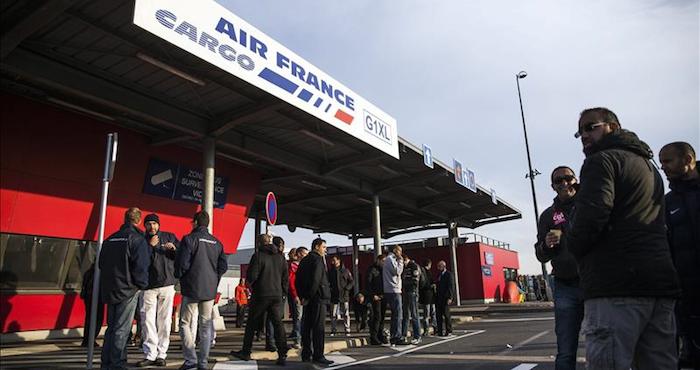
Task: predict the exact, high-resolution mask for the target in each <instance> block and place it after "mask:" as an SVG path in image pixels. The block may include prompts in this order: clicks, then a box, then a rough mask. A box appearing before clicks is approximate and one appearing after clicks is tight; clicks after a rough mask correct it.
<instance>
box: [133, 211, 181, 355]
mask: <svg viewBox="0 0 700 370" xmlns="http://www.w3.org/2000/svg"><path fill="white" fill-rule="evenodd" d="M143 225H144V226H145V227H146V235H145V237H146V241H147V242H148V245H149V246H150V252H151V268H150V269H149V272H148V287H147V288H146V290H144V291H143V305H142V306H141V311H140V315H141V323H142V326H141V336H142V339H143V354H144V356H145V358H144V359H143V360H141V361H139V362H138V363H136V366H138V367H145V366H153V365H155V366H166V363H165V358H166V357H167V354H168V353H167V352H168V346H169V345H170V326H171V323H172V316H173V298H174V297H175V282H176V281H177V280H176V279H175V250H176V249H177V245H178V240H177V238H176V237H175V234H173V233H169V232H167V231H162V230H161V229H160V218H159V217H158V215H157V214H155V213H151V214H149V215H147V216H146V218H144V220H143Z"/></svg>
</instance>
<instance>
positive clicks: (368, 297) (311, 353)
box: [231, 234, 455, 366]
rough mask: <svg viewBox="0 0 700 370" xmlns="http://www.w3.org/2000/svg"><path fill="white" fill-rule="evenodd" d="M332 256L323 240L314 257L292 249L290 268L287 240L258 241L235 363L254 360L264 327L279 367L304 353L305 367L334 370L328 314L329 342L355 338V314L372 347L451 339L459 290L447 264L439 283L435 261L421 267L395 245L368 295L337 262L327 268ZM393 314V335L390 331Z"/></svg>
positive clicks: (371, 278)
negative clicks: (293, 352) (291, 354)
mask: <svg viewBox="0 0 700 370" xmlns="http://www.w3.org/2000/svg"><path fill="white" fill-rule="evenodd" d="M326 252H327V246H326V242H325V240H323V239H320V238H317V239H315V240H314V241H313V242H312V243H311V251H310V252H309V251H308V249H306V248H305V247H299V248H293V249H291V250H290V251H289V253H288V258H289V260H288V261H286V260H285V258H284V240H283V239H282V238H280V237H272V236H270V235H266V234H265V235H260V237H259V239H258V244H257V246H256V252H255V254H254V255H253V256H252V258H251V260H250V264H249V265H248V271H247V276H246V279H245V280H243V279H241V283H240V284H239V286H238V287H237V288H236V297H237V305H238V307H239V308H238V309H237V314H238V317H237V319H236V320H237V322H241V320H242V318H243V316H245V315H246V314H245V311H244V309H246V308H247V312H248V313H247V320H246V324H245V334H244V340H243V345H242V348H241V349H240V350H237V351H231V355H232V356H234V357H236V358H238V359H241V360H245V361H248V360H250V359H251V352H252V346H253V340H254V338H255V337H256V332H258V333H259V331H260V330H261V329H262V328H263V327H265V330H266V345H265V348H266V349H267V350H268V351H271V352H277V353H278V357H277V364H278V365H285V364H286V360H287V351H288V350H289V349H290V348H301V360H302V361H309V362H314V363H316V364H319V365H326V366H327V365H331V364H333V361H330V360H328V359H327V358H326V357H325V356H324V347H325V319H326V315H327V314H330V318H331V320H330V324H331V331H330V336H335V335H342V334H341V330H342V333H344V334H345V335H350V332H351V313H354V315H355V325H356V326H355V330H356V331H358V332H360V331H362V330H364V329H365V328H366V327H368V328H369V338H370V344H372V345H382V344H389V345H393V346H395V345H407V344H418V343H420V342H421V340H422V337H423V336H427V335H434V334H437V335H441V336H449V335H451V334H452V326H451V322H450V321H451V320H450V311H449V306H450V304H451V303H452V300H453V298H454V297H455V286H454V282H453V281H454V280H453V278H452V274H451V273H450V272H449V271H447V268H446V266H447V265H446V263H445V262H444V261H439V262H438V264H437V269H438V274H437V275H436V276H435V277H434V276H433V275H432V273H431V268H432V261H430V260H426V261H424V262H423V264H420V265H419V264H418V263H417V262H416V261H414V260H412V259H411V258H410V257H408V256H407V255H406V254H404V253H403V250H402V248H401V246H399V245H394V246H392V247H391V251H390V252H389V253H388V254H386V255H384V254H382V255H380V256H378V257H377V258H376V260H375V262H374V263H373V264H372V265H371V266H370V267H369V269H368V271H367V274H366V281H365V287H364V289H362V290H359V289H357V290H356V289H355V279H356V278H357V277H354V276H353V275H352V273H351V272H350V271H349V270H348V269H347V268H346V267H345V266H344V265H343V262H342V259H341V258H340V256H338V255H332V256H330V257H329V262H330V263H329V264H327V262H326ZM358 285H359V284H358ZM239 292H240V293H239ZM285 301H286V303H287V306H288V307H287V308H288V310H289V313H290V317H291V321H292V323H291V327H292V333H290V335H289V336H286V335H285V327H284V325H282V317H283V316H284V311H283V310H284V307H285ZM419 308H420V310H419ZM387 311H389V314H390V330H389V331H388V332H387V331H385V329H384V319H385V314H386V312H387ZM267 320H269V322H270V323H271V324H270V325H268V324H266V321H267ZM409 330H410V332H409ZM272 336H274V343H273V341H272V340H271V339H270V338H271V337H272ZM287 340H289V341H290V343H287Z"/></svg>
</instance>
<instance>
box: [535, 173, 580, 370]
mask: <svg viewBox="0 0 700 370" xmlns="http://www.w3.org/2000/svg"><path fill="white" fill-rule="evenodd" d="M551 180H552V189H554V191H555V192H556V193H557V196H556V197H555V198H554V204H552V205H551V206H550V207H549V208H547V209H545V210H544V212H542V215H540V219H539V222H538V225H537V243H536V244H535V254H536V255H537V259H538V260H539V261H540V262H542V263H547V262H549V261H552V267H553V270H552V275H554V287H553V293H554V331H555V333H556V334H557V358H556V360H555V367H556V368H557V370H560V369H561V370H563V369H572V370H573V369H576V351H577V350H578V337H579V332H580V331H581V321H582V320H583V289H581V287H580V286H579V278H578V267H577V266H576V259H574V256H573V255H572V254H571V253H570V252H569V250H568V249H567V248H566V243H563V242H562V239H561V234H562V232H564V231H566V229H567V227H568V223H569V221H570V219H571V214H572V211H573V207H574V197H575V195H576V188H577V187H578V184H577V183H578V182H577V180H576V175H575V174H574V170H572V169H571V168H569V167H567V166H559V167H557V168H555V169H554V171H552V175H551ZM538 293H539V292H538Z"/></svg>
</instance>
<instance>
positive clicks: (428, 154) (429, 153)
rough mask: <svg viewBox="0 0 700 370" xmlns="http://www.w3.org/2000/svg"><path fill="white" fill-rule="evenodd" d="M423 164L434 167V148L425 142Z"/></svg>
mask: <svg viewBox="0 0 700 370" xmlns="http://www.w3.org/2000/svg"><path fill="white" fill-rule="evenodd" d="M423 164H425V165H426V166H427V167H430V168H433V150H432V149H430V147H429V146H427V145H425V144H423Z"/></svg>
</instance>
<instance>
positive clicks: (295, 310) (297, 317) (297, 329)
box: [287, 296, 302, 342]
mask: <svg viewBox="0 0 700 370" xmlns="http://www.w3.org/2000/svg"><path fill="white" fill-rule="evenodd" d="M287 302H289V312H290V313H291V315H292V332H291V333H290V334H289V336H290V337H292V338H293V339H294V341H296V342H299V341H300V340H301V312H302V311H301V309H302V305H300V304H297V302H296V300H294V298H292V296H288V297H287Z"/></svg>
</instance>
